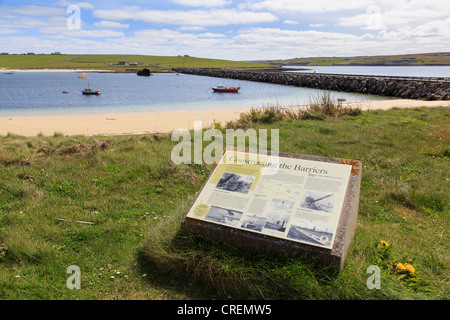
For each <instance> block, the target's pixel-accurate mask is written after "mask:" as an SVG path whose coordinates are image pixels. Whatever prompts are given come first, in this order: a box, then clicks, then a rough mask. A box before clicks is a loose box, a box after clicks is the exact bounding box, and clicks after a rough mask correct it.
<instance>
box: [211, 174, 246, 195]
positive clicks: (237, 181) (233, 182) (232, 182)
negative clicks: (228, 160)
mask: <svg viewBox="0 0 450 320" xmlns="http://www.w3.org/2000/svg"><path fill="white" fill-rule="evenodd" d="M254 180H255V177H252V176H246V175H241V174H235V173H228V172H225V173H224V174H223V175H222V177H221V178H220V180H219V183H217V185H216V189H220V190H226V191H232V192H239V193H244V194H247V193H248V191H249V190H250V188H251V187H252V184H253V181H254Z"/></svg>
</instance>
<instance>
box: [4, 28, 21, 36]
mask: <svg viewBox="0 0 450 320" xmlns="http://www.w3.org/2000/svg"><path fill="white" fill-rule="evenodd" d="M21 32H22V31H20V30H15V29H7V28H0V35H6V34H16V33H21Z"/></svg>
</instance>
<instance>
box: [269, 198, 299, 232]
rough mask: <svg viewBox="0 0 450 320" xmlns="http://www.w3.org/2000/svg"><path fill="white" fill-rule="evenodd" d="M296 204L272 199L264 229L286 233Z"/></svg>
mask: <svg viewBox="0 0 450 320" xmlns="http://www.w3.org/2000/svg"><path fill="white" fill-rule="evenodd" d="M293 208H294V202H293V201H288V200H280V199H272V201H271V202H270V205H269V207H268V209H267V212H266V217H267V220H266V224H265V225H264V228H267V229H271V230H275V231H280V232H284V231H286V225H287V223H288V221H289V218H290V216H291V212H292V209H293Z"/></svg>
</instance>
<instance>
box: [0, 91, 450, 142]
mask: <svg viewBox="0 0 450 320" xmlns="http://www.w3.org/2000/svg"><path fill="white" fill-rule="evenodd" d="M355 105H356V106H358V107H360V108H361V109H362V110H387V109H390V108H393V107H398V108H412V107H421V106H424V107H435V106H443V107H450V101H419V100H383V101H371V102H367V103H355ZM248 110H249V109H243V108H240V109H239V108H237V109H228V110H207V111H205V110H201V111H200V110H199V111H174V112H150V113H116V114H85V115H45V116H44V115H43V116H2V117H0V135H3V136H4V135H7V134H8V133H11V134H17V135H22V136H36V135H38V134H40V133H41V134H43V135H46V136H48V135H53V134H54V133H55V132H57V133H62V134H65V135H88V136H92V135H125V134H145V133H155V132H172V131H174V130H176V129H188V130H191V129H193V128H194V121H201V122H202V127H203V128H209V127H210V126H211V125H212V124H213V123H214V121H216V122H221V123H224V122H226V121H230V120H235V119H238V118H239V115H240V114H241V113H242V112H245V111H248Z"/></svg>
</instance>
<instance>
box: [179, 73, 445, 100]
mask: <svg viewBox="0 0 450 320" xmlns="http://www.w3.org/2000/svg"><path fill="white" fill-rule="evenodd" d="M174 71H176V72H178V73H187V74H195V75H200V76H210V77H218V78H227V79H239V80H248V81H258V82H269V83H274V84H282V85H291V86H299V87H308V88H316V89H323V90H332V91H345V92H355V93H365V94H373V95H379V96H389V97H397V98H402V99H419V100H430V101H431V100H450V82H448V81H433V80H426V79H417V80H416V79H407V78H401V79H396V78H390V77H372V76H351V77H348V76H345V75H327V74H320V73H314V74H312V73H307V74H306V73H292V72H291V73H290V72H282V71H248V70H226V69H188V68H180V69H174Z"/></svg>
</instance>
